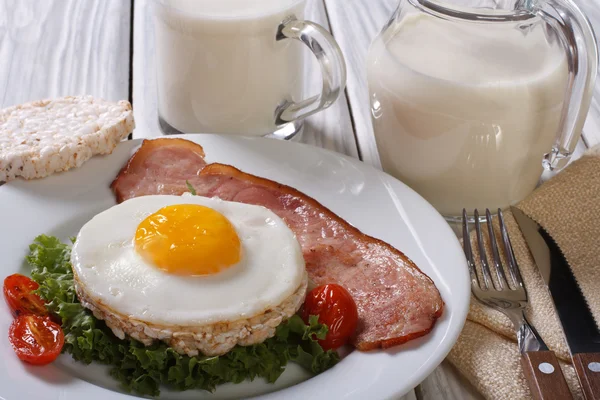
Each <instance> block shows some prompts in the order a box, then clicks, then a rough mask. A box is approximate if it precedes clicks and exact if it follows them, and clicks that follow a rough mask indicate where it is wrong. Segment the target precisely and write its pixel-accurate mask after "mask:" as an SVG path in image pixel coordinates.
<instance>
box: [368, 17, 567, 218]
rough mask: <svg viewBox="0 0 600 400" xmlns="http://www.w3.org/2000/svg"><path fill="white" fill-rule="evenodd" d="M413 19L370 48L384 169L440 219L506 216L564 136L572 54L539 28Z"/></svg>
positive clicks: (372, 89)
mask: <svg viewBox="0 0 600 400" xmlns="http://www.w3.org/2000/svg"><path fill="white" fill-rule="evenodd" d="M523 37H524V35H523V32H520V31H519V30H517V29H515V27H514V25H503V24H495V26H491V25H490V24H487V25H486V26H485V27H484V26H483V25H482V24H467V23H464V24H461V25H459V24H456V23H449V22H446V21H442V20H439V19H436V18H434V17H431V16H429V15H425V14H421V15H410V16H407V17H406V18H405V19H404V20H402V21H401V22H400V24H399V26H397V27H395V28H394V29H389V30H388V31H387V32H386V34H384V35H383V37H379V38H378V39H377V40H376V42H375V43H373V45H372V47H371V51H370V54H369V60H368V78H369V88H370V96H371V105H372V113H373V123H374V129H375V134H376V139H377V145H378V148H379V153H380V156H381V161H382V166H383V168H384V170H385V171H387V172H389V173H391V174H392V175H394V176H396V177H398V178H399V179H401V180H402V181H404V182H405V183H406V184H408V185H409V186H411V187H412V188H413V189H415V190H416V191H417V192H419V193H420V194H421V195H422V196H423V197H425V198H426V199H427V200H428V201H429V202H431V203H432V204H433V205H434V206H435V207H436V208H437V210H438V211H440V213H442V214H444V215H446V216H458V215H460V214H461V212H462V209H463V207H466V208H467V209H468V210H470V212H472V210H473V209H474V208H476V207H477V208H479V209H484V210H485V208H490V209H497V208H498V207H500V208H505V207H507V206H509V205H511V204H514V203H516V202H518V201H519V200H521V199H523V198H524V197H525V196H526V195H527V194H528V193H530V192H531V191H532V190H533V189H534V188H535V186H536V184H537V182H538V180H539V178H540V175H541V173H542V164H541V163H542V159H543V155H544V153H547V152H549V151H550V149H551V148H552V145H553V143H554V141H555V138H556V136H557V133H558V130H559V122H560V116H561V111H562V108H563V101H564V98H565V90H566V86H567V82H568V70H567V61H566V56H565V54H564V53H563V51H562V50H561V49H560V48H559V47H558V46H556V45H553V46H554V47H551V46H549V45H548V44H546V39H545V36H544V33H543V30H542V27H541V26H536V28H534V30H533V31H529V32H527V40H524V39H523Z"/></svg>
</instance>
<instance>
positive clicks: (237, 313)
mask: <svg viewBox="0 0 600 400" xmlns="http://www.w3.org/2000/svg"><path fill="white" fill-rule="evenodd" d="M71 261H72V266H73V271H74V275H75V281H76V287H77V291H78V293H79V294H80V295H81V296H80V297H82V298H84V299H85V301H82V302H83V303H84V305H90V307H89V308H92V309H93V310H97V309H98V308H102V309H103V310H104V311H105V312H107V313H109V314H111V315H113V316H119V317H120V318H125V319H126V320H127V321H128V322H132V321H133V322H134V324H135V323H137V322H143V323H146V324H148V325H149V326H158V327H160V329H162V330H163V331H164V330H165V329H167V330H168V329H169V327H194V326H196V327H198V326H207V325H210V324H222V323H228V322H234V321H239V320H249V319H251V318H252V317H255V316H258V315H261V314H263V313H265V312H270V311H271V310H273V309H276V308H277V307H279V306H280V305H281V304H282V303H283V302H285V301H286V299H289V298H290V296H292V295H296V297H297V294H298V291H299V290H300V289H301V288H302V285H303V284H304V293H302V296H301V297H302V298H303V295H304V294H305V290H306V288H305V286H306V271H305V265H304V259H303V256H302V251H301V248H300V245H299V244H298V242H297V240H296V238H295V236H294V234H293V233H292V231H291V230H290V229H289V228H288V227H287V225H286V224H285V222H284V221H283V220H282V219H280V218H279V217H278V216H277V215H275V214H274V213H273V212H271V211H270V210H268V209H266V208H264V207H260V206H253V205H248V204H242V203H234V202H226V201H222V200H219V199H217V198H212V199H211V198H204V197H196V196H191V195H183V196H144V197H138V198H134V199H131V200H128V201H125V202H124V203H122V204H119V205H116V206H114V207H112V208H110V209H108V210H106V211H104V212H102V213H100V214H98V215H96V216H95V217H94V218H93V219H92V220H91V221H89V222H88V223H87V224H86V225H85V226H83V228H82V229H81V230H80V232H79V234H78V236H77V240H76V242H75V244H74V246H73V249H72V254H71ZM301 301H302V299H300V301H296V303H298V304H294V307H293V308H295V309H294V310H292V313H293V312H295V311H296V310H297V309H298V307H299V306H300V304H301ZM279 320H281V318H279ZM113 330H114V329H113ZM171 330H172V329H171ZM119 336H121V335H119ZM150 336H151V337H152V335H150ZM158 336H160V335H158ZM167 336H168V335H167ZM134 337H135V336H134ZM263 340H264V339H263Z"/></svg>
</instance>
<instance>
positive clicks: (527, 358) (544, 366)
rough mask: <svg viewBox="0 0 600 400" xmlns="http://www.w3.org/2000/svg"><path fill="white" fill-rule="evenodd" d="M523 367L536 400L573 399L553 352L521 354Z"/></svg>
mask: <svg viewBox="0 0 600 400" xmlns="http://www.w3.org/2000/svg"><path fill="white" fill-rule="evenodd" d="M521 365H522V366H523V372H524V375H525V379H527V383H528V384H529V389H530V391H531V396H532V397H533V398H534V399H536V400H549V399H551V400H559V399H561V400H562V399H572V398H573V396H572V395H571V391H570V390H569V386H568V385H567V381H566V380H565V377H564V375H563V373H562V370H561V369H560V365H558V360H557V359H556V356H555V355H554V353H553V352H551V351H530V352H528V353H523V354H521Z"/></svg>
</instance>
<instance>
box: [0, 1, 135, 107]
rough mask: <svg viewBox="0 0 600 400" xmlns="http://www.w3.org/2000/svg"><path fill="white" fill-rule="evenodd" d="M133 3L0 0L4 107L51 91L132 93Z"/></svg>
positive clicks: (117, 96) (111, 96)
mask: <svg viewBox="0 0 600 400" xmlns="http://www.w3.org/2000/svg"><path fill="white" fill-rule="evenodd" d="M130 15H131V14H130V3H129V2H128V1H122V0H102V1H97V0H96V1H78V0H44V1H40V0H0V108H3V107H6V106H9V105H13V104H19V103H24V102H26V101H30V100H38V99H43V98H48V97H56V96H65V95H77V94H92V95H94V96H98V97H102V98H105V99H107V100H122V99H125V100H127V99H128V98H129V65H130V62H129V36H130Z"/></svg>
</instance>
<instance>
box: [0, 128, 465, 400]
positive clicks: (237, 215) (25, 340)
mask: <svg viewBox="0 0 600 400" xmlns="http://www.w3.org/2000/svg"><path fill="white" fill-rule="evenodd" d="M42 141H43V138H42ZM113 147H116V148H114V150H112V149H110V151H112V153H111V154H108V155H97V156H95V157H92V158H91V159H89V161H86V162H85V163H83V162H82V163H80V164H78V165H77V166H79V165H81V166H79V168H76V169H71V170H69V171H66V172H61V173H56V174H53V175H52V176H48V177H45V178H44V179H33V180H23V179H13V178H16V176H18V174H19V169H18V168H17V169H14V168H13V170H14V171H13V175H14V176H11V177H10V178H11V179H10V182H8V183H7V184H5V185H3V186H1V187H0V210H2V211H1V213H2V217H1V223H2V229H1V231H0V254H2V262H1V263H0V272H1V273H2V276H3V278H5V279H4V288H3V290H4V296H5V299H6V303H7V306H6V307H3V308H0V332H4V333H3V334H0V355H1V357H2V360H3V361H2V362H1V363H0V397H3V398H6V399H17V398H44V399H81V398H86V399H90V400H95V399H122V398H125V397H127V396H143V397H145V396H158V397H159V398H168V399H171V398H174V399H175V398H214V399H225V398H240V397H254V396H259V397H260V398H264V399H269V398H286V399H301V398H302V399H306V398H320V397H324V396H326V397H328V398H335V399H337V398H347V399H364V398H373V399H385V398H395V397H398V396H400V395H402V394H403V393H406V392H407V391H409V390H410V389H412V388H413V387H414V386H416V385H417V384H418V383H420V382H421V381H422V380H423V379H424V378H425V377H427V375H429V374H430V373H431V372H432V371H433V369H434V368H435V367H436V366H437V365H438V364H439V363H440V362H441V361H442V360H443V359H444V358H445V356H446V355H447V354H448V352H449V351H450V349H451V347H452V345H453V344H454V342H455V341H456V339H457V337H458V335H459V333H460V331H461V329H462V326H463V324H464V321H465V318H466V314H467V310H468V305H469V293H470V289H469V278H468V274H467V271H466V269H465V268H464V265H465V259H464V254H463V252H462V249H461V247H460V244H459V243H458V241H457V239H456V237H455V235H454V233H453V232H452V230H451V228H450V227H449V226H448V225H447V224H446V223H445V221H444V220H443V218H442V217H441V216H440V215H439V214H438V213H437V212H436V211H435V210H434V208H433V207H432V206H431V205H429V204H428V203H427V202H426V201H425V200H423V199H422V198H421V197H420V196H419V195H417V194H416V193H415V192H413V191H412V190H411V189H409V188H408V187H407V186H405V185H404V184H402V183H401V182H399V181H397V180H396V179H394V178H392V177H390V176H388V175H386V174H384V173H382V172H380V171H378V170H376V169H374V168H372V167H369V166H367V165H365V164H363V163H361V162H360V161H358V160H354V159H352V158H349V157H346V156H343V155H339V154H336V153H333V152H329V151H326V150H322V149H317V148H313V147H310V146H306V145H302V144H298V143H289V142H283V141H277V140H271V139H263V138H243V137H236V136H219V135H185V136H180V137H169V138H161V139H155V140H144V141H141V140H131V141H124V142H121V143H120V144H118V145H117V144H116V143H115V145H114V146H113ZM107 152H109V151H106V152H105V153H107ZM90 157H91V154H90ZM67 158H68V157H67ZM75 158H77V154H75ZM87 158H89V157H87ZM24 165H27V163H26V162H25V164H24ZM24 169H25V170H27V167H25V168H24ZM65 169H68V168H65ZM11 171H12V170H11ZM15 171H16V172H15ZM21 171H22V169H21ZM32 177H33V178H35V176H32ZM5 179H6V178H5Z"/></svg>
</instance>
